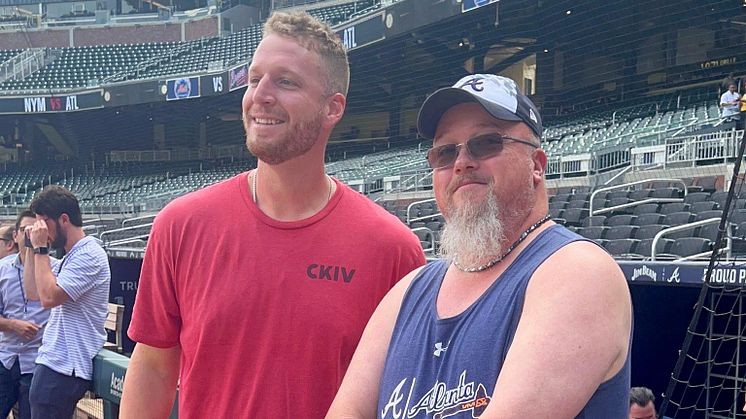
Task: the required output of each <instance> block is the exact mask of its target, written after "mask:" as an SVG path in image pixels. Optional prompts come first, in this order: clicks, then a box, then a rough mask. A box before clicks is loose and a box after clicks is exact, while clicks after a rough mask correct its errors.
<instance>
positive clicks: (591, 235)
mask: <svg viewBox="0 0 746 419" xmlns="http://www.w3.org/2000/svg"><path fill="white" fill-rule="evenodd" d="M608 229H609V227H605V226H598V227H581V228H578V230H577V233H578V234H580V235H581V236H583V237H585V238H587V239H591V240H599V239H604V238H605V236H606V231H607V230H608Z"/></svg>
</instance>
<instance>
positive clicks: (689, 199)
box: [684, 192, 710, 204]
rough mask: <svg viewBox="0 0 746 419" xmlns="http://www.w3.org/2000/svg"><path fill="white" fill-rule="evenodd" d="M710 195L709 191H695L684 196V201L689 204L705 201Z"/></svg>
mask: <svg viewBox="0 0 746 419" xmlns="http://www.w3.org/2000/svg"><path fill="white" fill-rule="evenodd" d="M709 197H710V193H709V192H695V193H690V194H688V195H687V196H685V197H684V202H686V203H687V204H694V203H695V202H701V201H705V200H707V199H708V198H709Z"/></svg>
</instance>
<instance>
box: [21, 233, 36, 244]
mask: <svg viewBox="0 0 746 419" xmlns="http://www.w3.org/2000/svg"><path fill="white" fill-rule="evenodd" d="M23 242H24V246H26V247H31V248H33V247H34V245H32V244H31V237H30V236H29V232H28V230H24V231H23Z"/></svg>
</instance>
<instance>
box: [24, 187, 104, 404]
mask: <svg viewBox="0 0 746 419" xmlns="http://www.w3.org/2000/svg"><path fill="white" fill-rule="evenodd" d="M31 211H33V212H34V213H35V214H36V222H35V223H34V224H33V225H32V226H31V227H30V234H29V237H30V239H31V245H32V246H33V257H30V258H27V259H28V262H27V263H28V265H27V266H26V268H27V269H26V272H27V275H25V276H24V290H25V292H26V298H28V299H29V300H31V301H36V300H38V301H40V302H41V305H42V307H44V308H47V309H51V311H50V315H49V322H48V323H47V326H46V329H45V330H44V337H43V340H42V344H41V347H40V348H39V355H38V357H37V358H36V368H35V369H34V375H33V378H32V380H31V389H30V392H29V402H30V405H31V417H32V418H33V419H42V418H43V419H56V418H64V419H69V418H70V417H71V416H72V415H73V413H74V411H75V406H76V404H77V403H78V400H80V399H81V398H82V397H83V395H84V394H85V392H86V391H87V390H88V389H90V387H91V380H92V379H93V357H94V356H96V354H97V353H98V351H99V350H101V348H102V347H103V345H104V342H105V341H106V331H105V330H104V322H105V321H106V313H107V309H108V302H109V283H110V282H111V270H110V269H109V261H108V258H107V256H106V252H105V251H104V249H103V248H102V247H101V245H100V244H99V242H98V241H97V240H96V239H95V238H93V237H90V236H86V234H85V232H84V231H83V219H82V216H81V213H80V206H79V205H78V200H77V198H76V197H75V195H73V194H72V193H71V192H70V191H69V190H67V189H65V188H63V187H61V186H58V185H50V186H47V187H46V188H44V190H42V191H41V192H40V193H39V194H37V195H36V196H35V197H34V199H33V200H32V201H31ZM27 230H28V228H27ZM49 247H52V248H54V249H58V250H64V252H65V257H64V258H63V259H62V260H61V261H60V264H59V266H57V267H54V266H53V265H52V263H51V259H50V257H49Z"/></svg>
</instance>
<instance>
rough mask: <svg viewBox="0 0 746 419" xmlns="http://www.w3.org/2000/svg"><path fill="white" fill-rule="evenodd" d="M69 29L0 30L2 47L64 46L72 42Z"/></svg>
mask: <svg viewBox="0 0 746 419" xmlns="http://www.w3.org/2000/svg"><path fill="white" fill-rule="evenodd" d="M71 32H72V30H71V29H48V30H43V31H34V30H29V31H25V32H24V31H12V32H0V45H2V49H6V50H7V49H26V48H45V47H46V48H64V47H69V46H70V45H71V43H72V33H71Z"/></svg>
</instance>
